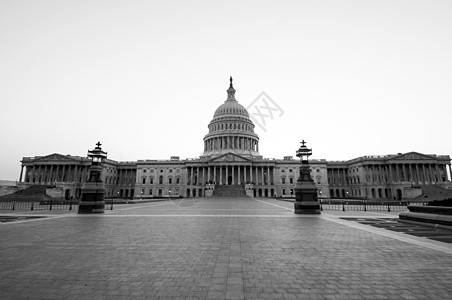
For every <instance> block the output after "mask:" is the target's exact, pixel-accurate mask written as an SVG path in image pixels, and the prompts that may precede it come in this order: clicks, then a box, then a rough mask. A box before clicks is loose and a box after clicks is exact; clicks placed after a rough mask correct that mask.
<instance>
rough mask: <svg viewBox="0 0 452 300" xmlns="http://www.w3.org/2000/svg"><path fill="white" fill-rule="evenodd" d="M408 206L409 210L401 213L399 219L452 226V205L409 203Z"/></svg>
mask: <svg viewBox="0 0 452 300" xmlns="http://www.w3.org/2000/svg"><path fill="white" fill-rule="evenodd" d="M407 208H408V211H407V212H402V213H400V214H399V219H401V220H408V221H415V222H422V223H429V224H434V225H446V226H452V207H446V206H412V205H409V206H408V207H407Z"/></svg>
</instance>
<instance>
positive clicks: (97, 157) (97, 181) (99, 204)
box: [78, 142, 107, 214]
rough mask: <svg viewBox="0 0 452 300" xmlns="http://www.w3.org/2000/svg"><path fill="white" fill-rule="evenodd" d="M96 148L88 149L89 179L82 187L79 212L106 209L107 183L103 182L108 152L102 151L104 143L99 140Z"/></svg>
mask: <svg viewBox="0 0 452 300" xmlns="http://www.w3.org/2000/svg"><path fill="white" fill-rule="evenodd" d="M96 145H97V147H96V148H94V150H91V151H90V150H88V156H89V157H91V160H92V162H91V166H90V167H89V179H88V181H87V182H86V184H85V185H84V186H83V187H82V199H81V200H80V204H79V207H78V213H79V214H94V213H103V212H104V210H105V201H104V195H105V185H104V183H103V182H102V178H101V175H102V160H103V159H105V158H107V152H104V151H102V148H101V147H100V146H101V145H102V144H101V143H100V142H98V143H97V144H96Z"/></svg>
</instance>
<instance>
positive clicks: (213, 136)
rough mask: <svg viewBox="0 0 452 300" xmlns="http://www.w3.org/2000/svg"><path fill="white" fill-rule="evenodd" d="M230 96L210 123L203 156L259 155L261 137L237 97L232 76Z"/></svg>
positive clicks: (216, 111)
mask: <svg viewBox="0 0 452 300" xmlns="http://www.w3.org/2000/svg"><path fill="white" fill-rule="evenodd" d="M227 93H228V98H227V99H226V101H225V102H224V103H223V104H222V105H220V106H219V107H218V108H217V109H216V110H215V113H214V115H213V119H212V121H211V122H210V123H209V126H208V127H209V133H208V134H207V135H206V136H205V137H204V154H203V155H202V157H216V156H221V155H223V154H226V153H235V154H238V155H240V156H244V157H261V156H260V155H259V153H258V152H259V148H258V147H259V146H258V145H259V137H258V136H257V134H255V133H254V124H253V122H252V120H251V119H250V116H249V114H248V111H247V110H246V108H245V107H243V106H242V105H241V104H240V103H239V102H238V101H237V100H236V99H235V89H234V87H233V85H232V77H231V78H230V85H229V89H228V90H227Z"/></svg>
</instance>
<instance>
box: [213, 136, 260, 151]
mask: <svg viewBox="0 0 452 300" xmlns="http://www.w3.org/2000/svg"><path fill="white" fill-rule="evenodd" d="M216 149H240V150H252V151H256V152H259V143H258V141H257V140H256V139H253V138H248V137H240V136H221V137H214V138H209V139H207V140H205V141H204V151H210V150H216Z"/></svg>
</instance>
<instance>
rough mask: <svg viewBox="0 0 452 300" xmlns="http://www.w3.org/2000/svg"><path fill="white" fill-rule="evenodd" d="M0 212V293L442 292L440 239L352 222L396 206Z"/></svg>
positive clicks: (181, 202) (364, 295) (390, 215)
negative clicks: (305, 210)
mask: <svg viewBox="0 0 452 300" xmlns="http://www.w3.org/2000/svg"><path fill="white" fill-rule="evenodd" d="M1 215H2V216H10V217H14V216H16V217H19V216H21V217H22V218H20V219H19V218H18V219H17V220H15V221H10V222H4V223H1V224H0V232H1V236H2V243H1V246H0V265H1V266H2V267H1V268H0V296H1V298H2V299H448V298H450V297H451V295H452V286H451V285H450V282H452V244H451V243H447V242H441V241H438V240H435V239H431V238H426V237H425V236H421V235H418V236H416V235H409V234H406V233H403V232H401V231H397V230H396V231H390V230H387V229H385V228H382V227H374V226H369V225H366V224H363V223H362V222H358V221H359V220H368V219H379V220H386V219H387V220H393V219H395V218H397V216H398V212H385V211H381V212H362V211H361V212H351V211H346V212H342V211H323V212H322V214H321V215H308V216H306V215H295V214H294V212H293V203H290V202H285V201H278V200H275V199H268V198H249V197H235V198H227V197H225V198H215V197H211V198H184V199H174V200H165V201H158V202H150V203H139V204H133V205H117V206H115V208H114V209H113V210H106V212H105V214H102V215H79V214H77V213H76V212H75V211H44V212H43V211H27V212H12V211H2V212H1ZM26 216H28V217H31V216H33V217H38V216H41V218H25V217H26ZM416 230H418V232H422V231H423V230H424V229H422V228H418V229H416ZM428 230H430V231H432V230H435V229H434V228H433V229H432V228H427V227H426V229H425V230H424V231H428ZM443 234H444V233H443ZM431 236H434V234H432V235H431ZM450 238H452V231H450ZM445 240H447V233H446V239H445Z"/></svg>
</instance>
